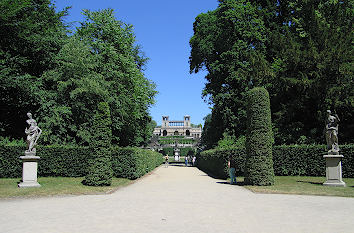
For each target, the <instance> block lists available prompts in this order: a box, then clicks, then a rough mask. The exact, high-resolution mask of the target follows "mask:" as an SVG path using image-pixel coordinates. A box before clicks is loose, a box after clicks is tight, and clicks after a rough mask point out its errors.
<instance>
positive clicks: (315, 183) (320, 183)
mask: <svg viewBox="0 0 354 233" xmlns="http://www.w3.org/2000/svg"><path fill="white" fill-rule="evenodd" d="M296 182H299V183H308V184H314V185H323V183H322V182H311V181H303V180H297V181H296Z"/></svg>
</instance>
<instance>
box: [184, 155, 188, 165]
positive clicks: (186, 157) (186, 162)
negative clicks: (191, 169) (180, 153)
mask: <svg viewBox="0 0 354 233" xmlns="http://www.w3.org/2000/svg"><path fill="white" fill-rule="evenodd" d="M184 164H185V165H186V167H187V166H188V156H187V155H186V156H184Z"/></svg>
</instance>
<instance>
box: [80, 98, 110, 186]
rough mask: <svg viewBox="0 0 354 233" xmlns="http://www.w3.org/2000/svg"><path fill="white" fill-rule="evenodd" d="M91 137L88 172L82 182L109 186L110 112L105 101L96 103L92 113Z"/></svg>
mask: <svg viewBox="0 0 354 233" xmlns="http://www.w3.org/2000/svg"><path fill="white" fill-rule="evenodd" d="M93 123H94V124H93V127H92V139H91V142H90V145H89V146H90V147H91V151H93V154H92V156H90V157H91V158H90V160H89V166H88V173H87V175H86V177H85V180H84V181H83V183H84V184H85V185H90V186H105V185H106V186H109V185H111V183H112V176H113V170H112V162H111V156H112V155H111V141H112V130H111V125H112V121H111V114H110V110H109V106H108V104H107V102H100V103H98V108H97V112H96V114H95V115H94V119H93Z"/></svg>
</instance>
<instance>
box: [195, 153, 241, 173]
mask: <svg viewBox="0 0 354 233" xmlns="http://www.w3.org/2000/svg"><path fill="white" fill-rule="evenodd" d="M245 155H246V150H245V149H239V148H232V149H212V150H206V151H203V152H201V153H200V154H198V155H197V167H198V168H199V169H201V170H202V171H205V172H206V173H208V174H210V175H212V176H214V177H216V178H220V179H226V178H228V177H229V173H228V166H227V162H228V159H229V157H230V156H232V159H233V160H234V161H235V164H236V176H240V175H243V174H244V168H245V158H246V156H245Z"/></svg>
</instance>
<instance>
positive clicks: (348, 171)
mask: <svg viewBox="0 0 354 233" xmlns="http://www.w3.org/2000/svg"><path fill="white" fill-rule="evenodd" d="M340 149H341V154H343V155H344V158H343V159H342V174H343V177H344V178H354V144H348V145H341V146H340ZM272 154H273V162H274V173H275V175H277V176H322V177H324V178H325V176H326V161H325V159H324V158H323V155H324V154H326V146H325V145H291V146H286V145H282V146H274V147H273V152H272ZM229 156H232V158H233V159H234V161H235V163H236V176H243V175H244V169H245V160H246V150H245V149H242V148H228V149H211V150H206V151H203V152H201V153H200V154H199V155H198V157H197V166H198V167H199V168H200V169H201V170H203V171H205V172H207V173H210V174H213V175H214V176H216V177H217V178H222V179H226V178H227V177H228V172H227V170H228V169H227V161H228V158H229Z"/></svg>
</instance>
